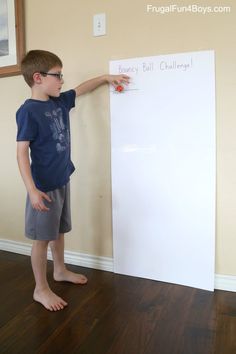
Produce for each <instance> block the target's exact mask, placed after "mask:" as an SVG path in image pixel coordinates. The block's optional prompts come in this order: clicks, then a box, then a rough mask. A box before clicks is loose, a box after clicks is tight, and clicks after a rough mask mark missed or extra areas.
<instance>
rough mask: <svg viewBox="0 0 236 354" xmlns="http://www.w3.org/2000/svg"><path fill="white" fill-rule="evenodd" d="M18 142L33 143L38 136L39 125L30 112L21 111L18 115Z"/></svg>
mask: <svg viewBox="0 0 236 354" xmlns="http://www.w3.org/2000/svg"><path fill="white" fill-rule="evenodd" d="M16 123H17V137H16V140H17V141H33V140H35V138H36V136H37V131H38V128H37V123H36V122H35V120H34V119H33V118H32V116H31V114H30V112H28V111H25V110H23V109H22V110H21V109H20V110H19V111H18V112H17V113H16Z"/></svg>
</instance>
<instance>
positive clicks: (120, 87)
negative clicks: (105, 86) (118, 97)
mask: <svg viewBox="0 0 236 354" xmlns="http://www.w3.org/2000/svg"><path fill="white" fill-rule="evenodd" d="M116 91H117V92H122V91H124V87H123V86H122V85H117V86H116Z"/></svg>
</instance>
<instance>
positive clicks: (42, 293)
mask: <svg viewBox="0 0 236 354" xmlns="http://www.w3.org/2000/svg"><path fill="white" fill-rule="evenodd" d="M33 299H34V300H35V301H37V302H40V303H41V304H42V305H43V306H44V307H45V308H46V309H47V310H49V311H58V310H62V309H64V307H65V306H67V305H68V304H67V302H65V301H64V300H63V299H61V298H60V297H59V296H57V295H56V294H54V292H52V290H51V289H49V288H46V289H43V290H36V289H35V290H34V295H33Z"/></svg>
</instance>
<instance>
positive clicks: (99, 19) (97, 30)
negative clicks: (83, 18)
mask: <svg viewBox="0 0 236 354" xmlns="http://www.w3.org/2000/svg"><path fill="white" fill-rule="evenodd" d="M105 34H106V15H105V14H104V13H103V14H96V15H94V16H93V35H94V36H96V37H97V36H104V35H105Z"/></svg>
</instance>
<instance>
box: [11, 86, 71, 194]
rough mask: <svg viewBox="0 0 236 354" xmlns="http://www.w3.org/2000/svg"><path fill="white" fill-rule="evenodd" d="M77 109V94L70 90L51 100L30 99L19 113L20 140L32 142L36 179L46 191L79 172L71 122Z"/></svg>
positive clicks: (37, 185) (59, 185) (17, 118)
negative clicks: (74, 159)
mask: <svg viewBox="0 0 236 354" xmlns="http://www.w3.org/2000/svg"><path fill="white" fill-rule="evenodd" d="M74 106H75V91H74V90H69V91H66V92H64V93H62V94H61V95H60V96H59V97H50V98H49V100H48V101H39V100H35V99H28V100H26V101H25V103H24V104H23V105H22V106H21V107H20V108H19V110H18V111H17V113H16V121H17V126H18V132H17V141H30V145H29V146H30V156H31V172H32V177H33V180H34V183H35V185H36V187H37V188H38V189H39V190H41V191H43V192H48V191H52V190H55V189H57V188H60V187H62V186H64V185H65V184H66V183H67V182H68V181H69V179H70V175H71V174H72V173H73V171H74V170H75V167H74V165H73V163H72V161H71V153H70V121H69V111H70V109H71V108H72V107H74Z"/></svg>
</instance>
